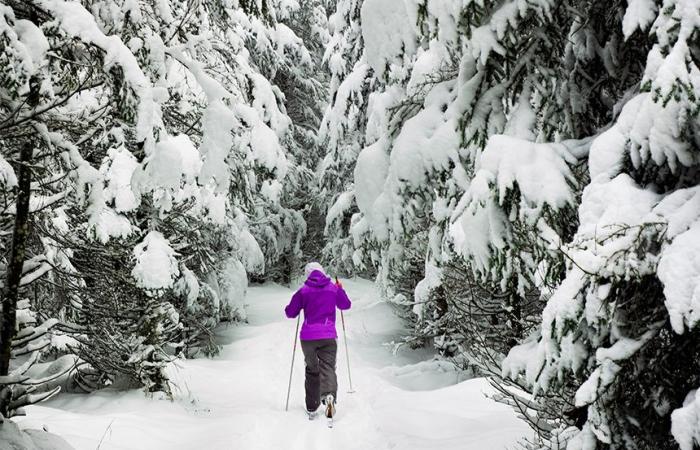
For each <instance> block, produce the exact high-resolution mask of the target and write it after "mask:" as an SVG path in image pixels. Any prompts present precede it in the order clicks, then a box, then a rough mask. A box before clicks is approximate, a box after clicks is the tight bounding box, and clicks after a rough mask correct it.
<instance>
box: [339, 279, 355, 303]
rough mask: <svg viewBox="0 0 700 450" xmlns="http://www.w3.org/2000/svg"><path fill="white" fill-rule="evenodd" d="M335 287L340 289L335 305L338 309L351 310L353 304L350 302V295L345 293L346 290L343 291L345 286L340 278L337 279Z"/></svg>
mask: <svg viewBox="0 0 700 450" xmlns="http://www.w3.org/2000/svg"><path fill="white" fill-rule="evenodd" d="M335 285H336V286H337V287H338V291H337V293H336V297H335V305H336V306H337V307H338V309H350V306H351V304H352V303H351V302H350V297H348V294H347V293H346V292H345V289H343V285H342V284H340V281H338V278H336V279H335Z"/></svg>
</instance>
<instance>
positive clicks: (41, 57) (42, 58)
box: [15, 20, 49, 73]
mask: <svg viewBox="0 0 700 450" xmlns="http://www.w3.org/2000/svg"><path fill="white" fill-rule="evenodd" d="M15 31H16V32H17V38H18V39H19V41H20V42H21V43H22V44H24V46H25V48H26V49H27V51H28V52H29V56H30V58H31V63H32V66H33V70H31V72H30V73H34V72H36V71H37V70H38V68H39V67H41V66H43V65H44V64H45V63H46V52H47V51H48V50H49V42H48V41H47V40H46V36H44V33H43V32H42V31H41V29H40V28H39V27H37V26H36V25H34V24H33V23H32V22H30V21H29V20H17V21H16V22H15Z"/></svg>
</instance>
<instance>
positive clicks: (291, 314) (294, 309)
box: [284, 290, 303, 319]
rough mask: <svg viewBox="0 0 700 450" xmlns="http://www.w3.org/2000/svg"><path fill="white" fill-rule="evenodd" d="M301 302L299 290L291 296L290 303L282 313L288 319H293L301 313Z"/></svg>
mask: <svg viewBox="0 0 700 450" xmlns="http://www.w3.org/2000/svg"><path fill="white" fill-rule="evenodd" d="M301 300H302V297H301V290H299V291H296V292H295V293H294V295H293V296H292V301H291V302H289V304H288V305H287V307H286V308H284V313H285V314H286V315H287V317H288V318H290V319H293V318H295V317H296V316H298V315H299V313H300V312H301V308H302V307H303V304H302V301H301Z"/></svg>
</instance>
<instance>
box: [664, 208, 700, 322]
mask: <svg viewBox="0 0 700 450" xmlns="http://www.w3.org/2000/svg"><path fill="white" fill-rule="evenodd" d="M657 272H658V276H659V280H661V282H662V283H663V284H664V297H666V298H665V300H664V303H665V305H666V309H667V310H668V314H669V318H670V320H671V326H672V327H673V330H674V331H675V332H676V333H679V334H682V333H683V332H684V331H685V330H686V328H687V329H689V330H692V329H693V328H694V327H695V326H696V325H697V324H698V322H700V220H699V221H697V222H695V224H693V226H692V227H691V228H690V229H689V230H688V231H686V232H684V233H681V234H680V235H678V236H676V238H675V239H674V240H673V242H672V243H671V244H670V245H669V246H668V247H667V248H666V249H664V251H663V253H662V255H661V259H660V260H659V267H658V271H657Z"/></svg>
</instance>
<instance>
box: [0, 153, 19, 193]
mask: <svg viewBox="0 0 700 450" xmlns="http://www.w3.org/2000/svg"><path fill="white" fill-rule="evenodd" d="M0 183H2V184H4V185H5V187H6V188H13V187H15V186H17V176H16V175H15V171H14V169H13V168H12V166H11V165H10V163H8V162H7V160H6V159H5V158H3V157H2V156H1V155H0Z"/></svg>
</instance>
